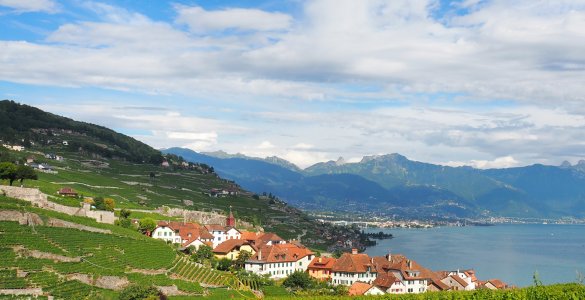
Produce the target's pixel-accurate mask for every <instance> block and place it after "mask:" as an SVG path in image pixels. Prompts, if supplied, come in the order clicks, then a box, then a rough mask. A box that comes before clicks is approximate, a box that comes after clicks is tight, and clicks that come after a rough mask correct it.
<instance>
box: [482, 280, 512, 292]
mask: <svg viewBox="0 0 585 300" xmlns="http://www.w3.org/2000/svg"><path fill="white" fill-rule="evenodd" d="M487 282H489V283H491V284H492V285H493V286H495V287H496V288H497V289H498V290H503V289H505V288H507V287H508V285H507V284H505V283H504V282H503V281H501V280H499V279H490V280H488V281H487ZM487 282H486V284H487Z"/></svg>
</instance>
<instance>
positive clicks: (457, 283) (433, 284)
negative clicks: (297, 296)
mask: <svg viewBox="0 0 585 300" xmlns="http://www.w3.org/2000/svg"><path fill="white" fill-rule="evenodd" d="M151 236H152V237H153V238H156V239H162V240H165V241H168V242H171V243H175V244H179V245H181V246H182V247H183V248H187V247H190V246H193V247H195V248H199V247H200V246H201V245H208V246H210V247H212V248H213V253H214V255H215V257H217V258H220V259H221V258H227V259H230V260H236V259H237V258H238V256H239V254H240V251H248V252H249V253H251V257H250V258H249V259H248V260H247V261H246V262H245V265H244V268H245V270H246V271H249V272H252V273H255V274H259V275H267V276H269V277H270V278H272V279H282V278H286V277H287V276H289V275H290V274H292V273H293V272H296V271H303V272H307V273H308V274H309V275H310V276H312V277H314V278H317V279H319V280H323V281H328V282H330V283H331V284H333V285H345V286H348V287H349V293H350V295H382V294H407V293H424V292H427V291H452V290H475V289H479V288H487V289H506V288H509V286H508V285H506V284H505V283H503V282H502V281H501V280H497V279H492V280H488V281H481V280H478V279H477V278H476V276H475V271H474V270H463V271H461V270H453V271H438V272H435V271H431V270H429V269H427V268H424V267H423V266H421V265H420V264H418V263H417V262H416V261H414V260H411V259H408V258H407V257H406V256H404V255H400V254H391V253H389V254H387V255H385V256H376V257H370V256H369V255H368V254H365V253H358V251H357V249H353V250H352V252H351V253H344V254H343V255H341V257H339V258H333V257H316V256H315V253H313V252H312V251H311V250H310V249H308V248H306V247H305V246H303V245H302V244H300V243H299V242H297V241H285V240H284V239H282V238H281V237H279V236H278V235H276V234H274V233H268V232H251V231H243V230H239V229H237V228H236V221H235V218H234V217H233V214H232V213H231V212H230V214H229V216H228V217H227V219H226V222H225V225H220V224H209V225H199V224H195V223H183V222H159V223H158V226H157V227H156V229H154V231H153V232H152V233H151Z"/></svg>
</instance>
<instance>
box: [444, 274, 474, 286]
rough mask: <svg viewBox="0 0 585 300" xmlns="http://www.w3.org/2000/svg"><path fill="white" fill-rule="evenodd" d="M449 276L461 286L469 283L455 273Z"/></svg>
mask: <svg viewBox="0 0 585 300" xmlns="http://www.w3.org/2000/svg"><path fill="white" fill-rule="evenodd" d="M449 277H451V278H453V280H455V281H457V283H459V284H460V285H461V286H462V287H466V286H468V285H469V284H468V283H467V282H466V281H465V280H463V278H461V277H459V276H457V275H451V276H449Z"/></svg>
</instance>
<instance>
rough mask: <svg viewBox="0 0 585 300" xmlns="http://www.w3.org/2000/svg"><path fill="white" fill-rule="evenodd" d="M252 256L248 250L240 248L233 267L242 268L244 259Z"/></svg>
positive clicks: (244, 262)
mask: <svg viewBox="0 0 585 300" xmlns="http://www.w3.org/2000/svg"><path fill="white" fill-rule="evenodd" d="M250 257H252V253H251V252H250V251H246V250H242V251H240V254H238V258H236V261H235V262H234V267H235V268H236V269H243V268H244V265H245V264H246V261H247V260H248V259H250Z"/></svg>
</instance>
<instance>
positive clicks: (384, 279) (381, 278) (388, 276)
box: [373, 273, 402, 290]
mask: <svg viewBox="0 0 585 300" xmlns="http://www.w3.org/2000/svg"><path fill="white" fill-rule="evenodd" d="M397 282H402V281H401V280H400V279H398V278H396V276H394V274H392V273H382V274H378V277H376V280H374V282H373V284H374V285H375V286H379V287H382V288H383V289H384V290H387V289H389V288H390V287H391V286H392V285H393V284H394V283H397Z"/></svg>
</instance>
